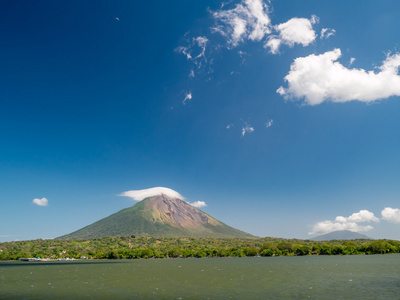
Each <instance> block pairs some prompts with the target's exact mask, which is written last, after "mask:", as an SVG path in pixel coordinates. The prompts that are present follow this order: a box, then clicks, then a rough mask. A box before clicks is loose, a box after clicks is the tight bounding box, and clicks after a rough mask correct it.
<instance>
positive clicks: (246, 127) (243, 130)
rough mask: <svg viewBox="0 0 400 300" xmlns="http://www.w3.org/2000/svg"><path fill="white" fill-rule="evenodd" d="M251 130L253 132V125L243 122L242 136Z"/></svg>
mask: <svg viewBox="0 0 400 300" xmlns="http://www.w3.org/2000/svg"><path fill="white" fill-rule="evenodd" d="M252 132H254V127H252V126H250V125H249V124H247V123H245V125H244V127H242V136H245V134H246V133H252Z"/></svg>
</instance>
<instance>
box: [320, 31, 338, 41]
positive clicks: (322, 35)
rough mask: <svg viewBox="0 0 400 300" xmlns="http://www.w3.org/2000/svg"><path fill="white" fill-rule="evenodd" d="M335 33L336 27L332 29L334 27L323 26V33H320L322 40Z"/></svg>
mask: <svg viewBox="0 0 400 300" xmlns="http://www.w3.org/2000/svg"><path fill="white" fill-rule="evenodd" d="M335 33H336V30H335V29H332V28H322V29H321V34H320V35H319V38H320V39H321V40H326V39H328V38H329V37H331V36H333V35H335Z"/></svg>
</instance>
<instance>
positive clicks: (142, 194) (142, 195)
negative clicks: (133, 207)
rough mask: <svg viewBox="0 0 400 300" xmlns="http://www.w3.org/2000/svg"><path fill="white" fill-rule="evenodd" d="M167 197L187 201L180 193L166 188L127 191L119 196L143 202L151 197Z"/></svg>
mask: <svg viewBox="0 0 400 300" xmlns="http://www.w3.org/2000/svg"><path fill="white" fill-rule="evenodd" d="M162 194H164V195H166V196H168V197H171V198H178V199H181V200H183V199H185V198H184V197H183V196H182V195H181V194H179V193H178V192H176V191H174V190H172V189H169V188H166V187H154V188H150V189H144V190H131V191H126V192H123V193H121V194H120V195H118V196H125V197H129V198H132V199H133V200H136V201H142V200H143V199H146V198H149V197H154V196H160V195H162Z"/></svg>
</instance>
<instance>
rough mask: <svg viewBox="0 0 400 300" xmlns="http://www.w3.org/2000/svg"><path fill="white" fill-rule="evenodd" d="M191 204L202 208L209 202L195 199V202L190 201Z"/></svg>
mask: <svg viewBox="0 0 400 300" xmlns="http://www.w3.org/2000/svg"><path fill="white" fill-rule="evenodd" d="M188 203H189V204H190V205H191V206H194V207H197V208H201V207H206V206H207V204H206V203H205V202H204V201H195V202H193V203H190V202H188Z"/></svg>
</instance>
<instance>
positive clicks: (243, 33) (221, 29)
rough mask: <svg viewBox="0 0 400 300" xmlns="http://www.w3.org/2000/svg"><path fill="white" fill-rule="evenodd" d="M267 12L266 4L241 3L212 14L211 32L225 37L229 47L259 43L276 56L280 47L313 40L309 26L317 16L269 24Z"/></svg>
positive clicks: (258, 0) (258, 1)
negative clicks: (212, 26) (242, 43)
mask: <svg viewBox="0 0 400 300" xmlns="http://www.w3.org/2000/svg"><path fill="white" fill-rule="evenodd" d="M269 12H270V9H269V7H268V5H267V4H266V3H264V2H263V1H262V0H243V1H242V2H241V3H239V4H237V5H236V6H235V7H234V8H232V9H227V10H222V9H221V10H218V11H216V12H214V13H213V17H214V19H215V20H216V23H217V25H216V26H215V27H214V28H213V31H214V32H218V33H220V34H221V35H222V36H223V37H225V38H226V39H227V42H228V44H229V45H230V47H231V48H233V47H236V46H238V45H239V43H241V42H244V41H245V40H251V41H262V40H263V41H264V47H266V48H270V52H271V53H273V54H276V53H279V47H280V46H281V45H283V44H284V45H288V46H289V47H293V46H294V45H295V44H301V45H303V46H308V45H309V44H310V43H312V42H313V41H314V40H315V38H316V33H315V31H314V30H313V28H312V26H313V25H314V24H316V23H318V21H319V19H318V17H317V16H315V15H312V16H311V18H310V19H305V18H292V19H290V20H289V21H287V22H285V23H282V24H279V25H272V23H271V19H270V17H269ZM327 30H328V29H327ZM273 32H274V34H272V33H273ZM266 39H267V41H266V42H265V40H266Z"/></svg>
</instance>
